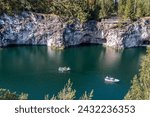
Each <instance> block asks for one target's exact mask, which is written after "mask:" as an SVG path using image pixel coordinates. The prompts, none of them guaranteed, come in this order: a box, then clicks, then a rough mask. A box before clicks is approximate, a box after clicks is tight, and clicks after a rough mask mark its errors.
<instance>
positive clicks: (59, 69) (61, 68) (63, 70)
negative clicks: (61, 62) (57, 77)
mask: <svg viewBox="0 0 150 117" xmlns="http://www.w3.org/2000/svg"><path fill="white" fill-rule="evenodd" d="M70 70H71V68H70V67H59V68H58V71H59V72H67V71H70Z"/></svg>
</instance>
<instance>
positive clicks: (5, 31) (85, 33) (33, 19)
mask: <svg viewBox="0 0 150 117" xmlns="http://www.w3.org/2000/svg"><path fill="white" fill-rule="evenodd" d="M149 40H150V18H143V19H140V20H138V21H136V22H134V23H131V22H121V23H119V22H118V21H117V20H115V19H114V20H102V21H101V22H96V21H89V22H87V23H84V24H81V23H80V22H79V21H74V23H72V24H67V23H65V22H63V21H62V20H61V19H60V18H59V17H58V16H56V15H44V14H37V13H31V12H30V13H27V12H23V13H22V14H21V15H15V16H8V15H6V14H4V15H2V16H0V47H5V46H8V45H13V44H20V45H21V44H26V45H47V46H50V47H52V48H59V49H62V48H64V47H68V46H73V45H79V44H82V43H93V44H103V45H105V46H111V47H114V48H128V47H136V46H140V45H142V44H143V43H145V42H147V43H148V42H149Z"/></svg>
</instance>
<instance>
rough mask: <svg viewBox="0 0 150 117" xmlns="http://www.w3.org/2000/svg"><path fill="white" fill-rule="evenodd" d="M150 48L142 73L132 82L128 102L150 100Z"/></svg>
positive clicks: (126, 97)
mask: <svg viewBox="0 0 150 117" xmlns="http://www.w3.org/2000/svg"><path fill="white" fill-rule="evenodd" d="M149 58H150V48H148V50H147V55H146V56H145V57H144V58H143V59H142V63H141V68H140V73H139V75H138V76H137V77H135V78H134V79H133V81H132V86H131V88H130V90H129V92H128V93H127V95H126V96H125V99H128V100H130V99H131V100H137V99H138V100H139V99H141V100H148V99H150V59H149Z"/></svg>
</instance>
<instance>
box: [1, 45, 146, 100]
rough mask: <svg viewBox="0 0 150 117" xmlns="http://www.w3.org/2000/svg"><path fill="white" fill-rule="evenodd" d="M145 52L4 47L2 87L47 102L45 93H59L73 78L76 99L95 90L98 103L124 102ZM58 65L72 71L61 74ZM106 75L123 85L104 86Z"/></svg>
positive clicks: (77, 48)
mask: <svg viewBox="0 0 150 117" xmlns="http://www.w3.org/2000/svg"><path fill="white" fill-rule="evenodd" d="M145 51H146V49H145V48H131V49H125V50H124V51H116V50H114V49H111V48H104V47H102V46H100V45H93V46H80V47H73V48H67V49H65V50H62V51H53V50H51V49H50V48H48V47H45V46H33V47H27V46H21V47H9V48H4V49H0V87H1V88H7V89H10V91H16V92H17V93H21V92H25V93H28V94H29V99H44V95H45V94H49V95H50V96H52V95H53V94H57V92H58V91H60V90H61V89H62V88H63V87H64V85H65V84H66V82H67V81H68V79H71V81H72V82H73V88H75V89H76V93H77V95H76V99H78V98H79V97H80V96H81V95H82V94H83V92H84V91H88V92H90V91H91V90H92V89H93V90H94V97H93V99H95V100H97V99H98V100H103V99H106V100H112V99H115V100H118V99H123V97H124V96H125V94H126V93H127V91H128V90H129V87H130V85H131V83H130V82H131V80H132V78H133V76H134V75H135V74H136V73H138V69H139V64H140V61H141V58H142V56H143V55H145ZM59 66H70V67H71V69H72V70H71V72H68V73H59V72H58V67H59ZM106 76H112V77H115V78H118V79H120V82H119V83H115V84H108V83H105V82H104V78H105V77H106Z"/></svg>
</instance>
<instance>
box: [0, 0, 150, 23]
mask: <svg viewBox="0 0 150 117" xmlns="http://www.w3.org/2000/svg"><path fill="white" fill-rule="evenodd" d="M22 11H32V12H37V13H48V14H49V13H53V14H56V15H59V16H61V17H63V18H68V19H71V18H78V19H80V20H81V21H87V20H90V19H94V20H100V19H102V18H109V17H112V16H119V17H121V18H130V19H137V18H139V17H144V16H150V0H0V14H3V13H7V14H9V15H13V14H16V13H20V12H22Z"/></svg>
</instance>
